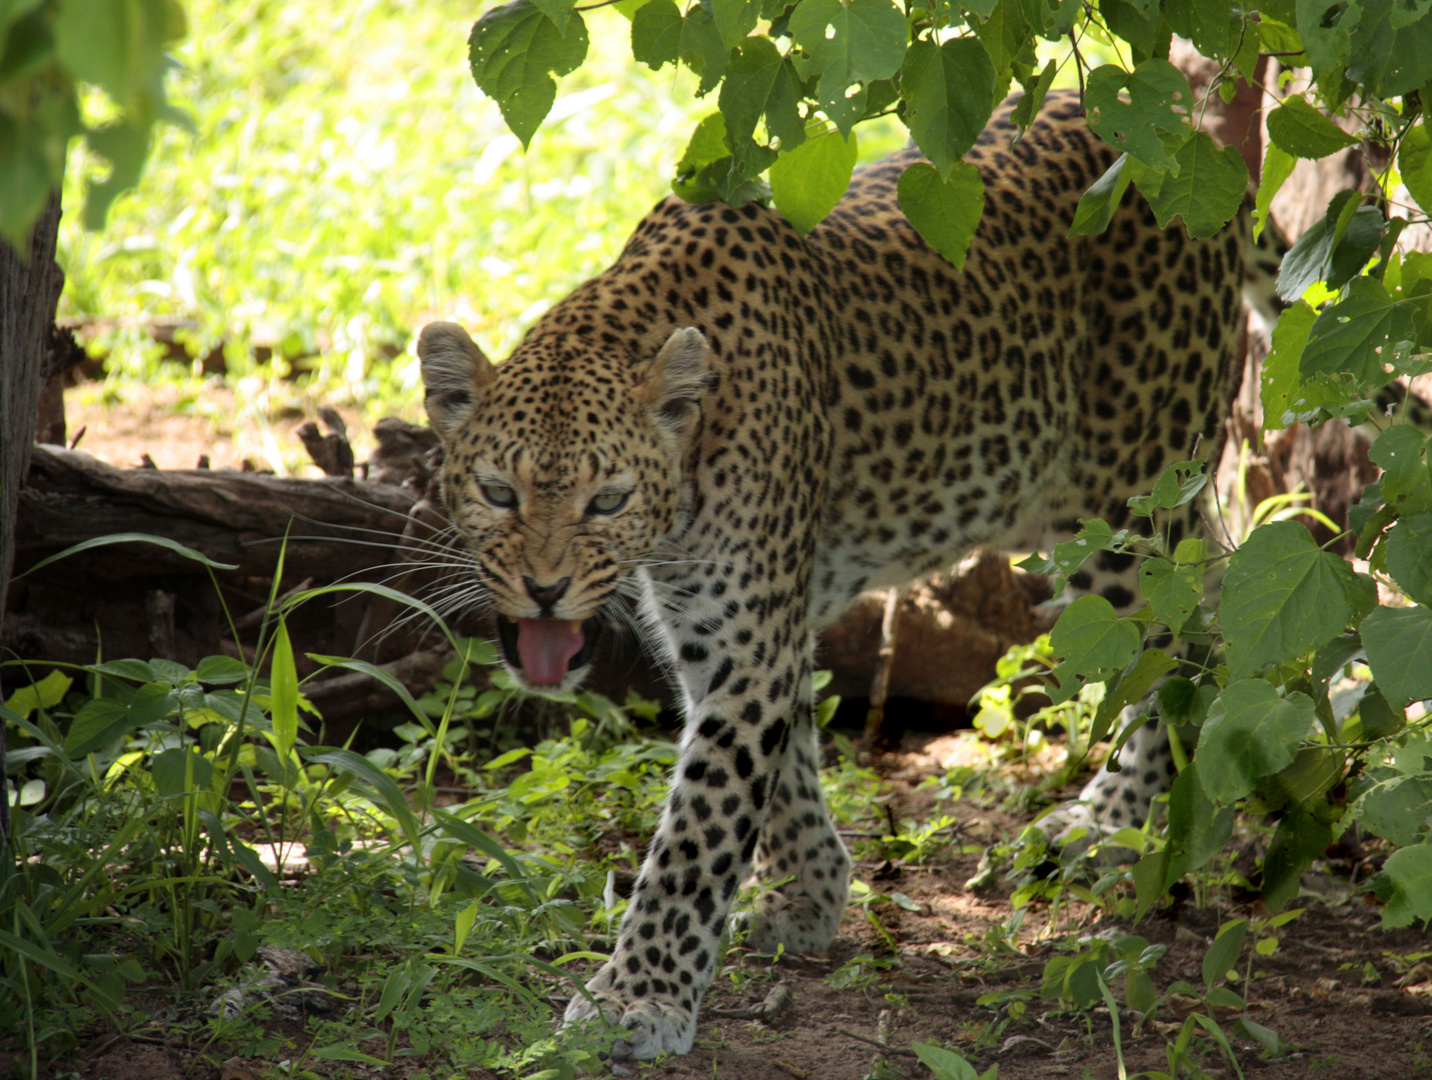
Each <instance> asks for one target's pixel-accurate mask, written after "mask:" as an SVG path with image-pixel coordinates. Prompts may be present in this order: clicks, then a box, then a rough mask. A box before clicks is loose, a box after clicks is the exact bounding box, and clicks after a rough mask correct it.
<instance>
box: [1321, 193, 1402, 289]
mask: <svg viewBox="0 0 1432 1080" xmlns="http://www.w3.org/2000/svg"><path fill="white" fill-rule="evenodd" d="M1349 211H1351V213H1349ZM1386 230H1387V221H1386V219H1385V218H1383V216H1382V211H1381V210H1380V209H1379V208H1378V207H1376V206H1359V207H1357V208H1356V209H1353V208H1352V207H1351V205H1349V206H1346V207H1344V208H1343V210H1342V212H1341V213H1340V214H1339V215H1338V220H1337V227H1336V229H1335V230H1334V234H1333V237H1334V238H1333V252H1332V257H1331V258H1330V259H1329V260H1328V276H1327V278H1326V281H1327V286H1328V288H1329V289H1341V288H1342V287H1343V286H1344V285H1346V284H1347V283H1348V282H1349V281H1351V280H1352V279H1353V278H1355V277H1357V275H1358V274H1360V273H1362V268H1363V267H1364V266H1366V265H1367V260H1368V259H1370V258H1372V256H1373V255H1374V254H1375V253H1376V252H1377V249H1378V246H1379V245H1380V244H1381V243H1382V236H1383V233H1384V232H1386Z"/></svg>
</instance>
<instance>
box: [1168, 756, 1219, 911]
mask: <svg viewBox="0 0 1432 1080" xmlns="http://www.w3.org/2000/svg"><path fill="white" fill-rule="evenodd" d="M1234 816H1235V815H1234V812H1233V808H1232V807H1230V806H1224V807H1219V806H1215V805H1214V804H1213V802H1212V800H1210V799H1209V797H1208V796H1207V795H1206V794H1204V791H1203V787H1202V785H1201V784H1200V783H1199V780H1198V762H1197V761H1194V762H1190V763H1189V765H1188V767H1187V768H1185V769H1184V770H1183V772H1181V773H1179V774H1178V776H1176V777H1175V778H1174V781H1173V786H1172V787H1171V788H1170V789H1169V796H1168V843H1169V847H1170V849H1171V850H1172V852H1173V858H1172V859H1171V860H1170V863H1169V868H1168V880H1167V881H1166V882H1165V887H1167V885H1169V884H1172V883H1173V882H1175V881H1177V880H1178V879H1179V878H1181V877H1183V876H1184V875H1185V874H1190V873H1192V872H1193V871H1195V870H1199V869H1202V868H1203V867H1204V866H1207V865H1208V863H1209V860H1211V859H1212V858H1213V857H1214V856H1215V855H1217V854H1218V853H1219V852H1221V851H1222V850H1223V849H1224V848H1225V847H1226V846H1227V844H1228V839H1229V837H1230V836H1232V835H1233V818H1234Z"/></svg>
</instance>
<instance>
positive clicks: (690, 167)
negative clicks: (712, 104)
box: [642, 0, 731, 203]
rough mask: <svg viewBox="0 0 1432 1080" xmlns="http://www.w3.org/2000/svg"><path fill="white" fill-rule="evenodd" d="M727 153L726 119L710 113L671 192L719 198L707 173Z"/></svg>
mask: <svg viewBox="0 0 1432 1080" xmlns="http://www.w3.org/2000/svg"><path fill="white" fill-rule="evenodd" d="M660 2H661V0H651V3H653V4H654V3H660ZM647 6H648V7H650V6H651V5H650V4H648V5H647ZM642 10H643V11H645V10H646V9H645V8H643V9H642ZM730 154H731V151H730V148H729V147H728V146H727V145H726V118H725V117H724V116H722V115H721V114H720V113H719V112H717V113H712V114H711V115H710V116H707V117H705V118H704V119H703V120H702V121H701V122H700V123H699V124H697V125H696V130H695V131H693V132H692V133H691V141H690V142H688V143H687V144H686V150H685V152H684V153H683V154H682V155H681V160H680V161H679V162H677V163H676V176H675V178H674V179H673V180H672V182H671V190H672V191H674V192H676V194H678V195H680V196H681V197H682V198H683V199H685V200H686V201H687V202H692V203H703V202H712V201H713V200H715V199H719V198H720V197H721V196H720V193H719V192H718V191H717V190H716V187H715V184H714V183H713V178H712V175H711V171H712V170H713V168H715V167H717V166H718V165H719V163H721V162H723V161H726V160H727V159H729V157H730Z"/></svg>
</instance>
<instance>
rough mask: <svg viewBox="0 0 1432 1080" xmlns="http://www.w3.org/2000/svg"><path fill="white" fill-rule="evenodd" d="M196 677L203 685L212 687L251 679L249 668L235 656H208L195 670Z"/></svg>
mask: <svg viewBox="0 0 1432 1080" xmlns="http://www.w3.org/2000/svg"><path fill="white" fill-rule="evenodd" d="M194 675H195V677H196V678H197V679H198V680H199V681H200V682H201V683H208V684H210V685H212V686H226V685H231V684H233V683H241V682H243V681H244V680H245V679H247V678H248V677H249V667H248V665H247V664H245V663H244V662H243V661H242V660H239V659H238V658H236V657H233V656H206V657H204V659H202V660H200V661H199V666H198V667H196V668H195V669H194Z"/></svg>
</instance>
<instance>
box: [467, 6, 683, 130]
mask: <svg viewBox="0 0 1432 1080" xmlns="http://www.w3.org/2000/svg"><path fill="white" fill-rule="evenodd" d="M670 2H671V0H652V3H653V4H656V3H666V4H670ZM648 6H651V5H648ZM673 6H674V5H673ZM642 10H643V11H644V10H646V9H645V8H643V9H642ZM638 15H640V12H638ZM633 32H635V23H633ZM586 57H587V24H586V23H585V22H584V21H583V20H582V16H581V15H580V14H576V17H575V18H574V19H572V20H571V21H569V23H568V25H567V28H566V30H565V32H564V31H562V30H559V29H558V28H557V25H556V24H555V23H554V22H553V21H552V20H551V19H549V18H548V17H547V16H546V15H544V14H543V13H542V12H541V10H539V9H538V8H537V6H536V5H535V4H533V3H532V0H512V2H511V3H508V4H503V5H502V6H501V7H496V8H493V9H492V10H491V11H488V12H486V13H485V14H484V15H483V16H482V17H481V18H480V19H478V20H477V22H476V23H475V24H474V25H473V28H472V35H471V36H470V37H469V38H468V60H469V62H470V64H471V66H472V77H473V79H474V80H476V82H477V85H478V86H479V87H480V88H481V89H482V92H483V93H484V94H486V95H487V96H488V97H490V98H492V99H493V100H494V101H496V102H497V107H498V108H499V109H501V110H502V117H503V119H504V120H506V121H507V126H508V127H509V128H511V129H512V133H513V134H514V135H516V136H517V137H518V138H519V139H520V140H522V145H523V147H524V148H525V147H527V146H529V145H531V143H532V136H533V135H535V134H536V133H537V128H538V127H539V126H540V125H541V123H542V121H543V120H544V119H545V118H546V116H547V113H548V112H549V111H550V110H551V108H552V102H553V101H555V100H556V98H557V84H556V82H555V81H554V79H553V78H552V77H553V76H554V75H556V76H561V75H567V74H569V73H570V72H573V71H575V70H576V69H577V68H578V67H579V66H581V63H582V61H583V60H585V59H586Z"/></svg>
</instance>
